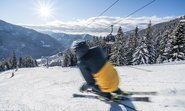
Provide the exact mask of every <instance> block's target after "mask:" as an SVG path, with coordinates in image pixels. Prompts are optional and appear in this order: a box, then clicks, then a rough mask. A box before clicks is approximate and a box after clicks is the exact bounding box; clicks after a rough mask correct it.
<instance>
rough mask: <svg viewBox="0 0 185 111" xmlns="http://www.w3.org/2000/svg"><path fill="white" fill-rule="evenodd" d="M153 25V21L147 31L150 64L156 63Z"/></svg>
mask: <svg viewBox="0 0 185 111" xmlns="http://www.w3.org/2000/svg"><path fill="white" fill-rule="evenodd" d="M151 26H152V23H151V21H150V22H149V24H148V27H147V31H146V45H147V50H148V52H149V61H148V63H149V64H153V63H155V61H156V60H155V59H156V58H155V50H154V41H153V34H152V28H151Z"/></svg>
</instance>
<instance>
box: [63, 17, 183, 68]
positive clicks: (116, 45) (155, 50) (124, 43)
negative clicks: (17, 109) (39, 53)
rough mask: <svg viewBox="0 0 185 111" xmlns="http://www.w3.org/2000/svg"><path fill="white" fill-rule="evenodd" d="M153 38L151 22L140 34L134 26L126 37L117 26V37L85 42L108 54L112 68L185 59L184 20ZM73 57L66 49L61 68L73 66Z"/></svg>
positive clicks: (96, 38) (110, 35)
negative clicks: (100, 48)
mask: <svg viewBox="0 0 185 111" xmlns="http://www.w3.org/2000/svg"><path fill="white" fill-rule="evenodd" d="M158 36H161V37H158V38H157V39H156V38H154V32H153V28H152V23H151V21H150V22H149V24H148V26H147V28H146V30H145V32H144V33H140V30H139V28H138V27H136V28H135V30H134V31H133V32H132V33H130V34H129V35H126V34H124V33H123V30H122V28H121V27H119V29H118V31H117V34H116V35H112V34H109V35H108V36H106V37H94V38H93V40H90V41H87V42H88V45H89V46H90V47H91V46H97V45H98V46H100V47H102V48H103V49H104V51H105V53H106V54H107V55H108V57H107V58H108V60H110V61H112V63H113V64H114V65H116V66H122V65H139V64H156V63H164V62H171V61H180V60H185V21H184V20H181V21H179V24H178V26H177V27H176V29H175V30H173V31H170V30H165V32H164V33H162V35H160V34H159V35H158ZM76 61H77V60H76V57H75V55H73V54H72V53H71V51H70V49H68V50H66V51H65V52H64V55H63V64H62V66H64V67H69V66H75V65H76Z"/></svg>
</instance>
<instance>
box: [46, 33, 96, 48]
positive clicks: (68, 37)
mask: <svg viewBox="0 0 185 111" xmlns="http://www.w3.org/2000/svg"><path fill="white" fill-rule="evenodd" d="M43 33H46V34H48V35H50V36H51V37H53V38H55V39H56V40H58V41H59V42H60V43H62V44H63V46H64V47H65V48H69V47H70V46H71V44H72V42H73V41H75V40H78V39H83V40H92V39H93V36H92V35H89V34H65V33H55V32H48V31H47V32H43Z"/></svg>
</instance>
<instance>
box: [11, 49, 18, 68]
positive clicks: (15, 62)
mask: <svg viewBox="0 0 185 111" xmlns="http://www.w3.org/2000/svg"><path fill="white" fill-rule="evenodd" d="M11 63H12V64H11V68H12V69H15V68H17V59H16V54H15V51H13V54H12V58H11Z"/></svg>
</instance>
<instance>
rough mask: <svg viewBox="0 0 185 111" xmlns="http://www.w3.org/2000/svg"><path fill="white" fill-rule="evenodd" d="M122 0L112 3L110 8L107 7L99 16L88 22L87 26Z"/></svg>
mask: <svg viewBox="0 0 185 111" xmlns="http://www.w3.org/2000/svg"><path fill="white" fill-rule="evenodd" d="M119 1H120V0H116V1H115V2H114V3H112V4H111V5H110V6H109V7H108V8H106V9H105V10H104V11H103V12H101V13H100V14H99V15H98V16H96V17H95V19H93V20H92V21H91V22H90V23H88V24H87V26H89V25H90V24H92V23H93V22H95V21H96V19H97V18H98V17H100V16H102V15H103V14H104V13H105V12H107V11H108V10H109V9H111V8H112V7H113V6H114V5H115V4H116V3H118V2H119ZM85 29H86V27H84V28H83V29H82V30H81V31H79V32H82V31H83V30H85Z"/></svg>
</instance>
